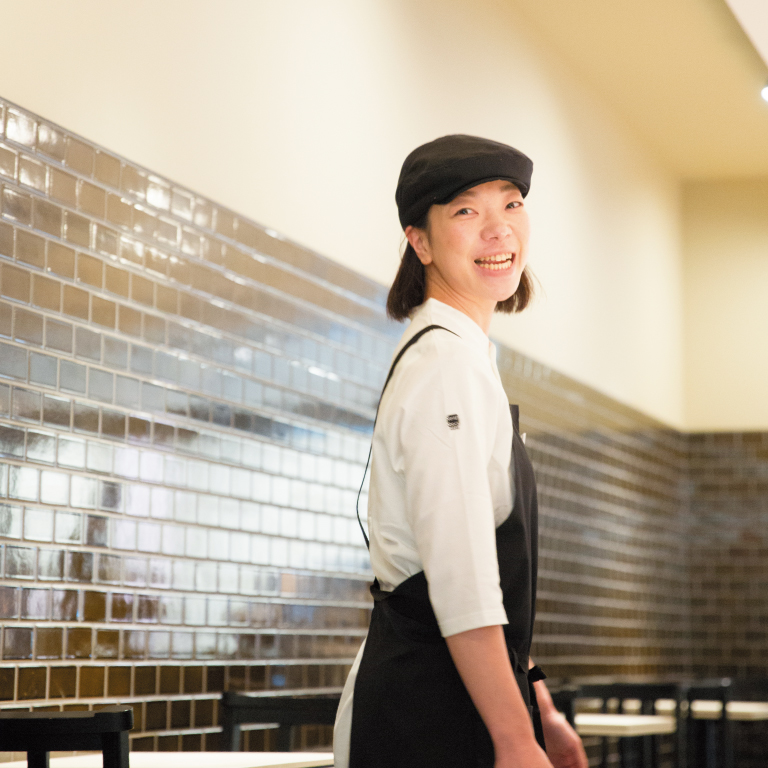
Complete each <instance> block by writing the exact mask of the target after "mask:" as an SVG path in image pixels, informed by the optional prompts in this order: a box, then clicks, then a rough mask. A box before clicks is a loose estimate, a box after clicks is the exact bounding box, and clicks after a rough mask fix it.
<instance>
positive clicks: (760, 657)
mask: <svg viewBox="0 0 768 768" xmlns="http://www.w3.org/2000/svg"><path fill="white" fill-rule="evenodd" d="M689 444H690V481H689V482H690V492H691V499H692V509H693V510H694V512H695V517H694V525H693V527H692V530H691V585H692V600H693V637H692V654H693V659H692V661H693V668H694V670H695V672H696V673H697V674H700V675H703V676H706V675H709V676H716V675H740V676H744V675H759V676H761V677H768V653H766V650H767V649H768V432H752V433H724V434H717V435H692V436H691V437H690V438H689ZM764 757H765V756H764Z"/></svg>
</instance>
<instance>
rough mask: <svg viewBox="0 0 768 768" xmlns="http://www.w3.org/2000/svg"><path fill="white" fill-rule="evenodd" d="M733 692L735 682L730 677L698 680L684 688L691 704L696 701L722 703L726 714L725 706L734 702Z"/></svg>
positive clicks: (684, 693) (685, 695)
mask: <svg viewBox="0 0 768 768" xmlns="http://www.w3.org/2000/svg"><path fill="white" fill-rule="evenodd" d="M733 692H734V686H733V680H731V678H730V677H718V678H712V679H709V680H696V681H695V682H693V683H688V684H686V685H685V686H684V687H683V695H684V697H685V698H686V699H687V700H688V702H689V703H690V702H691V701H696V700H699V701H720V702H722V704H723V713H725V705H726V704H727V703H728V702H729V701H732V700H733Z"/></svg>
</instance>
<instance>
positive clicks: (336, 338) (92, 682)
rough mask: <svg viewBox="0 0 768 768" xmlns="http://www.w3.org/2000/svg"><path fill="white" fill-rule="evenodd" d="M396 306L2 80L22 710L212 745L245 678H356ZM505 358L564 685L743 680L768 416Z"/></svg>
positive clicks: (2, 339) (1, 276)
mask: <svg viewBox="0 0 768 768" xmlns="http://www.w3.org/2000/svg"><path fill="white" fill-rule="evenodd" d="M385 296H386V289H385V288H383V287H382V286H380V285H377V284H375V283H372V282H371V281H369V280H366V279H365V278H363V277H361V276H360V275H357V274H355V273H354V272H352V271H350V270H348V269H345V268H343V267H341V266H339V265H337V264H335V263H334V262H332V261H330V260H328V259H325V258H323V257H321V256H318V255H317V254H314V253H311V252H309V251H307V250H306V249H303V248H300V247H298V246H296V245H295V244H292V243H290V242H288V241H286V240H285V239H283V238H282V237H281V236H280V235H279V234H278V233H276V232H273V231H271V230H268V229H265V228H264V227H261V226H259V225H258V224H256V223H254V222H252V221H249V220H247V219H244V218H243V217H241V216H238V215H237V214H235V213H233V212H232V211H229V210H227V209H224V208H222V207H221V206H218V205H216V204H215V203H214V202H212V201H210V200H207V199H205V198H204V197H201V196H200V195H199V194H196V193H193V192H191V191H190V190H187V189H184V188H181V187H179V186H178V185H176V184H174V183H172V182H170V181H168V180H167V179H163V178H161V177H159V176H157V175H156V174H153V173H152V172H150V171H148V170H146V169H143V168H141V167H138V166H136V165H135V164H133V163H131V162H129V161H128V160H126V159H124V158H120V157H118V156H116V155H115V154H114V153H112V152H110V151H108V150H105V149H103V148H100V147H98V146H95V145H93V144H92V143H90V142H88V141H87V140H85V139H83V138H81V137H78V136H74V135H72V134H71V133H70V132H68V131H66V130H64V129H62V128H59V127H57V126H55V125H52V124H51V123H50V122H49V121H46V120H44V119H42V118H40V117H37V116H35V115H32V114H29V113H28V112H26V111H24V110H23V109H21V108H19V107H16V106H14V105H12V104H9V103H7V102H3V101H2V100H0V537H2V560H1V561H0V622H1V623H2V630H3V631H2V646H1V647H0V652H1V653H2V660H0V707H2V708H19V707H24V708H29V707H46V708H48V707H63V708H82V707H90V708H93V707H98V706H102V705H106V704H111V703H115V702H122V703H128V704H130V705H132V706H133V708H134V712H135V721H136V727H135V729H134V732H133V733H132V735H131V744H132V748H133V749H163V750H165V749H171V750H176V749H185V750H198V749H208V750H215V749H217V747H218V746H219V724H218V723H219V719H218V718H219V715H218V704H217V701H218V698H219V696H220V693H221V691H223V690H225V689H230V690H248V691H252V692H254V693H256V694H258V693H270V694H274V693H286V694H295V693H299V692H319V691H339V690H340V689H341V686H342V684H343V680H344V677H345V675H346V671H347V670H348V668H349V664H350V663H351V661H352V659H353V657H354V655H355V653H356V651H357V648H358V647H359V643H360V641H361V639H362V637H363V636H364V634H365V630H366V627H367V622H368V616H369V608H370V601H369V595H368V592H367V586H368V581H369V579H370V572H369V570H368V560H367V557H366V552H365V547H364V544H363V541H362V536H361V535H360V532H359V529H358V528H357V522H356V520H355V517H354V515H355V513H354V506H355V497H356V493H357V487H358V486H359V483H360V478H361V475H362V470H363V465H364V462H365V459H366V456H367V451H368V445H369V437H370V430H371V426H372V420H373V416H374V411H375V405H376V401H377V397H378V391H379V389H380V386H381V384H382V382H383V378H384V374H385V371H386V368H387V366H388V365H389V359H390V356H391V352H392V349H393V348H394V345H395V343H396V340H397V338H398V336H399V334H400V333H401V331H402V328H401V327H399V326H395V325H394V324H391V323H389V322H388V321H386V319H385V315H384V309H383V306H384V300H385ZM499 365H500V370H501V372H502V377H503V380H504V383H505V386H506V388H507V391H508V393H509V395H510V400H511V401H512V402H517V403H519V404H520V405H521V408H522V416H521V423H522V429H523V430H524V431H526V432H527V433H528V439H527V446H528V449H529V452H530V453H531V456H532V459H533V462H534V465H535V469H536V472H537V477H538V482H539V493H540V500H541V558H540V563H541V578H540V590H539V614H538V622H537V631H536V642H535V646H534V654H535V657H536V659H537V661H538V662H539V663H541V664H542V665H543V666H544V667H545V668H546V670H547V672H548V674H549V675H550V680H551V682H552V683H553V684H554V685H557V684H559V683H560V682H562V681H564V680H571V681H573V680H587V679H593V680H599V679H606V678H611V677H623V678H632V679H654V678H658V677H675V678H681V677H685V676H687V675H689V674H694V673H697V672H702V673H703V672H708V671H709V670H710V668H711V665H710V666H707V664H705V663H703V662H702V659H708V660H712V659H714V658H718V659H720V660H721V662H722V663H718V664H717V671H718V673H725V672H730V671H739V669H741V667H739V668H738V669H737V668H736V661H737V658H738V657H739V649H740V648H741V647H742V645H739V643H741V641H742V639H743V640H744V642H749V643H750V644H751V645H749V649H750V653H751V654H752V655H751V656H750V657H749V658H754V659H758V657H760V654H761V653H762V654H763V655H762V657H760V658H763V659H764V658H765V654H764V651H765V629H764V627H763V624H764V617H765V616H766V615H768V610H766V605H765V597H764V595H765V594H766V592H765V590H763V591H762V592H760V591H759V590H755V589H753V590H752V591H750V593H749V597H748V599H747V598H742V595H741V593H740V587H739V584H742V585H743V584H744V583H746V582H747V581H748V580H749V579H750V578H751V575H754V574H755V573H758V572H759V573H762V574H764V572H765V571H764V560H765V549H764V543H763V542H764V534H763V533H762V530H763V528H764V525H763V523H764V520H763V518H764V508H765V501H764V499H765V483H764V480H760V479H759V478H765V477H768V454H766V450H765V446H766V445H768V435H762V436H761V435H757V436H754V435H751V436H748V435H735V436H731V437H729V438H728V440H729V441H730V442H728V441H726V442H727V443H728V445H727V447H717V446H722V445H723V443H722V440H723V438H720V437H715V436H687V435H683V434H680V433H677V432H674V431H670V430H668V429H665V428H663V427H662V426H661V425H660V424H658V423H656V422H653V421H652V420H650V419H648V418H646V417H644V416H642V415H641V414H638V413H637V412H635V411H633V410H631V409H629V408H627V407H625V406H622V405H620V404H619V403H616V402H615V401H613V400H611V399H609V398H607V397H605V396H603V395H600V394H599V393H596V392H594V391H593V390H590V389H589V388H587V387H584V386H582V385H580V384H578V383H577V382H574V381H573V380H571V379H569V378H567V377H565V376H562V375H560V374H558V373H557V372H555V371H553V370H551V369H549V368H547V367H545V366H542V365H540V364H538V363H535V362H534V361H531V360H530V359H528V358H526V357H524V356H523V355H520V354H518V353H516V352H514V351H513V350H510V349H506V348H501V349H500V350H499ZM713 446H715V447H714V448H713ZM712 478H717V482H716V483H715V484H714V485H713V482H710V480H711V479H712ZM732 491H737V492H738V494H741V495H739V496H738V502H734V499H735V498H737V496H734V495H733V493H732ZM761 499H762V501H761ZM705 504H706V505H707V506H706V509H705V508H704V506H702V505H705ZM364 507H365V496H363V499H362V504H361V508H362V509H364ZM707 515H708V516H707ZM739 515H740V517H739ZM702 516H704V517H705V518H706V524H697V521H700V520H703V519H704V517H702ZM737 518H738V521H740V522H738V530H739V534H738V536H737V537H736V539H737V540H736V539H734V537H733V536H731V538H730V539H727V537H725V538H723V537H722V536H721V535H720V534H721V533H722V531H732V530H733V525H734V520H737ZM761 526H762V527H761ZM726 539H727V540H728V541H729V542H730V543H729V544H728V546H727V547H726V546H725V545H724V544H723V543H722V542H723V541H725V540H726ZM692 542H697V545H696V546H691V543H692ZM707 542H709V544H708V543H707ZM713 542H714V543H713ZM707 546H709V549H707ZM715 546H716V547H717V548H718V553H719V554H718V557H719V558H720V559H719V560H718V563H719V564H717V565H716V564H714V560H713V559H712V558H711V557H710V556H709V555H710V554H711V551H712V547H715ZM697 547H698V548H697ZM708 553H709V554H708ZM718 568H734V569H735V570H734V571H733V573H734V574H735V575H734V577H733V578H730V579H724V578H720V576H722V575H723V573H724V572H723V571H721V570H717V569H718ZM756 569H757V570H756ZM761 569H762V570H761ZM737 577H738V578H737ZM760 583H762V582H760ZM713 590H714V591H713ZM713 595H715V596H714V597H713ZM718 600H719V601H720V602H718ZM724 605H732V606H736V607H735V608H734V614H733V615H734V616H735V617H736V619H737V621H739V622H741V624H740V626H742V627H743V632H742V634H741V635H738V636H736V635H732V636H733V637H734V638H735V639H734V644H733V646H732V647H733V648H734V650H733V651H732V652H731V651H729V652H728V655H727V658H726V657H724V656H722V654H721V656H716V655H713V654H714V653H715V652H716V649H717V647H718V643H720V641H721V639H722V637H721V636H720V635H718V634H717V633H716V632H715V631H714V630H712V625H711V624H710V623H708V622H707V620H706V616H708V615H712V614H713V612H717V611H720V610H722V607H723V606H724ZM760 627H762V629H761V628H760ZM761 632H762V633H763V634H760V633H761ZM737 641H738V642H737ZM762 663H763V662H762V661H758V660H756V661H755V663H754V664H755V665H756V666H759V665H760V664H762ZM329 741H330V730H329V729H328V728H320V727H318V728H304V729H303V730H302V732H301V733H300V734H298V736H297V742H296V744H295V746H297V747H309V748H311V747H315V746H317V745H319V744H328V743H329ZM272 744H273V740H272V736H271V732H270V731H269V729H261V728H256V729H253V730H251V731H248V732H246V734H245V736H244V746H246V747H247V748H250V749H264V748H269V747H270V745H272Z"/></svg>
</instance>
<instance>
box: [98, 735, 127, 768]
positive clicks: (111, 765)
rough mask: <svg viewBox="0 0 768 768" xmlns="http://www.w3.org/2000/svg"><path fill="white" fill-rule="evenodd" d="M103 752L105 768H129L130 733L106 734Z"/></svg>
mask: <svg viewBox="0 0 768 768" xmlns="http://www.w3.org/2000/svg"><path fill="white" fill-rule="evenodd" d="M102 751H103V758H102V760H103V765H104V768H128V751H129V746H128V731H122V732H120V733H107V734H105V735H104V739H103V741H102Z"/></svg>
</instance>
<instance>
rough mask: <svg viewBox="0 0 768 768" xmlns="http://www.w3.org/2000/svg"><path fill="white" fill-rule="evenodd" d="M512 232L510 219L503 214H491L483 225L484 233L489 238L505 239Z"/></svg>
mask: <svg viewBox="0 0 768 768" xmlns="http://www.w3.org/2000/svg"><path fill="white" fill-rule="evenodd" d="M511 233H512V228H511V227H510V225H509V222H508V221H505V219H504V217H502V216H489V217H488V218H487V219H486V221H485V223H484V226H483V230H482V235H483V237H484V238H486V239H488V240H503V239H504V238H505V237H508V236H509V235H510V234H511Z"/></svg>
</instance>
